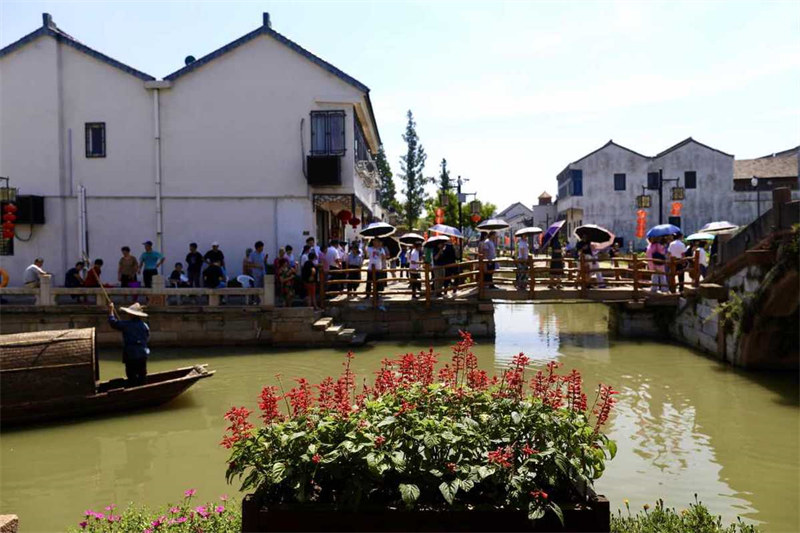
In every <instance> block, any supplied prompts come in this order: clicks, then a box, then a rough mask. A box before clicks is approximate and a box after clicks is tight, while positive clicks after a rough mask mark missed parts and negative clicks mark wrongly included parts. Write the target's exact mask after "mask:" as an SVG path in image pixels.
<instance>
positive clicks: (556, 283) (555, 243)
mask: <svg viewBox="0 0 800 533" xmlns="http://www.w3.org/2000/svg"><path fill="white" fill-rule="evenodd" d="M563 275H564V254H563V252H562V250H561V241H559V240H558V236H554V237H553V239H552V240H551V241H550V283H548V285H547V286H548V288H550V289H561V288H562V285H561V278H562V276H563Z"/></svg>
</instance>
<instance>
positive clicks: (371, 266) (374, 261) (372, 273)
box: [366, 238, 386, 297]
mask: <svg viewBox="0 0 800 533" xmlns="http://www.w3.org/2000/svg"><path fill="white" fill-rule="evenodd" d="M385 268H386V249H384V247H383V241H381V240H380V239H379V238H375V239H372V242H371V243H370V245H369V246H367V293H366V294H367V297H369V296H370V295H371V294H372V280H373V278H374V279H375V280H376V283H375V291H376V292H381V284H380V283H378V282H377V280H381V279H383V278H384V277H385V273H384V272H383V271H384V269H385Z"/></svg>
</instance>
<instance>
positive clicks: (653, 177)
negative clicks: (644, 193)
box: [647, 172, 659, 191]
mask: <svg viewBox="0 0 800 533" xmlns="http://www.w3.org/2000/svg"><path fill="white" fill-rule="evenodd" d="M658 181H659V180H658V172H648V173H647V188H648V189H650V190H651V191H657V190H658Z"/></svg>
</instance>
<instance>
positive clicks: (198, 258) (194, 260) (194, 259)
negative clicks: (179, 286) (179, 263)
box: [186, 252, 203, 272]
mask: <svg viewBox="0 0 800 533" xmlns="http://www.w3.org/2000/svg"><path fill="white" fill-rule="evenodd" d="M202 268H203V256H202V255H200V252H189V253H188V254H186V270H188V271H189V272H199V271H200V270H201V269H202Z"/></svg>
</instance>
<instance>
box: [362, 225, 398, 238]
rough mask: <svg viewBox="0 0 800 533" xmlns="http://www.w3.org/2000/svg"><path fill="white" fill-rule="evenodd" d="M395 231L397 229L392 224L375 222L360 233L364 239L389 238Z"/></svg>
mask: <svg viewBox="0 0 800 533" xmlns="http://www.w3.org/2000/svg"><path fill="white" fill-rule="evenodd" d="M395 231H397V229H396V228H395V227H394V226H392V225H391V224H387V223H386V222H373V223H372V224H370V225H369V226H367V227H366V228H364V229H362V230H361V231H360V232H359V233H360V234H361V235H362V236H363V237H388V236H389V235H391V234H392V233H394V232H395Z"/></svg>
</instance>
